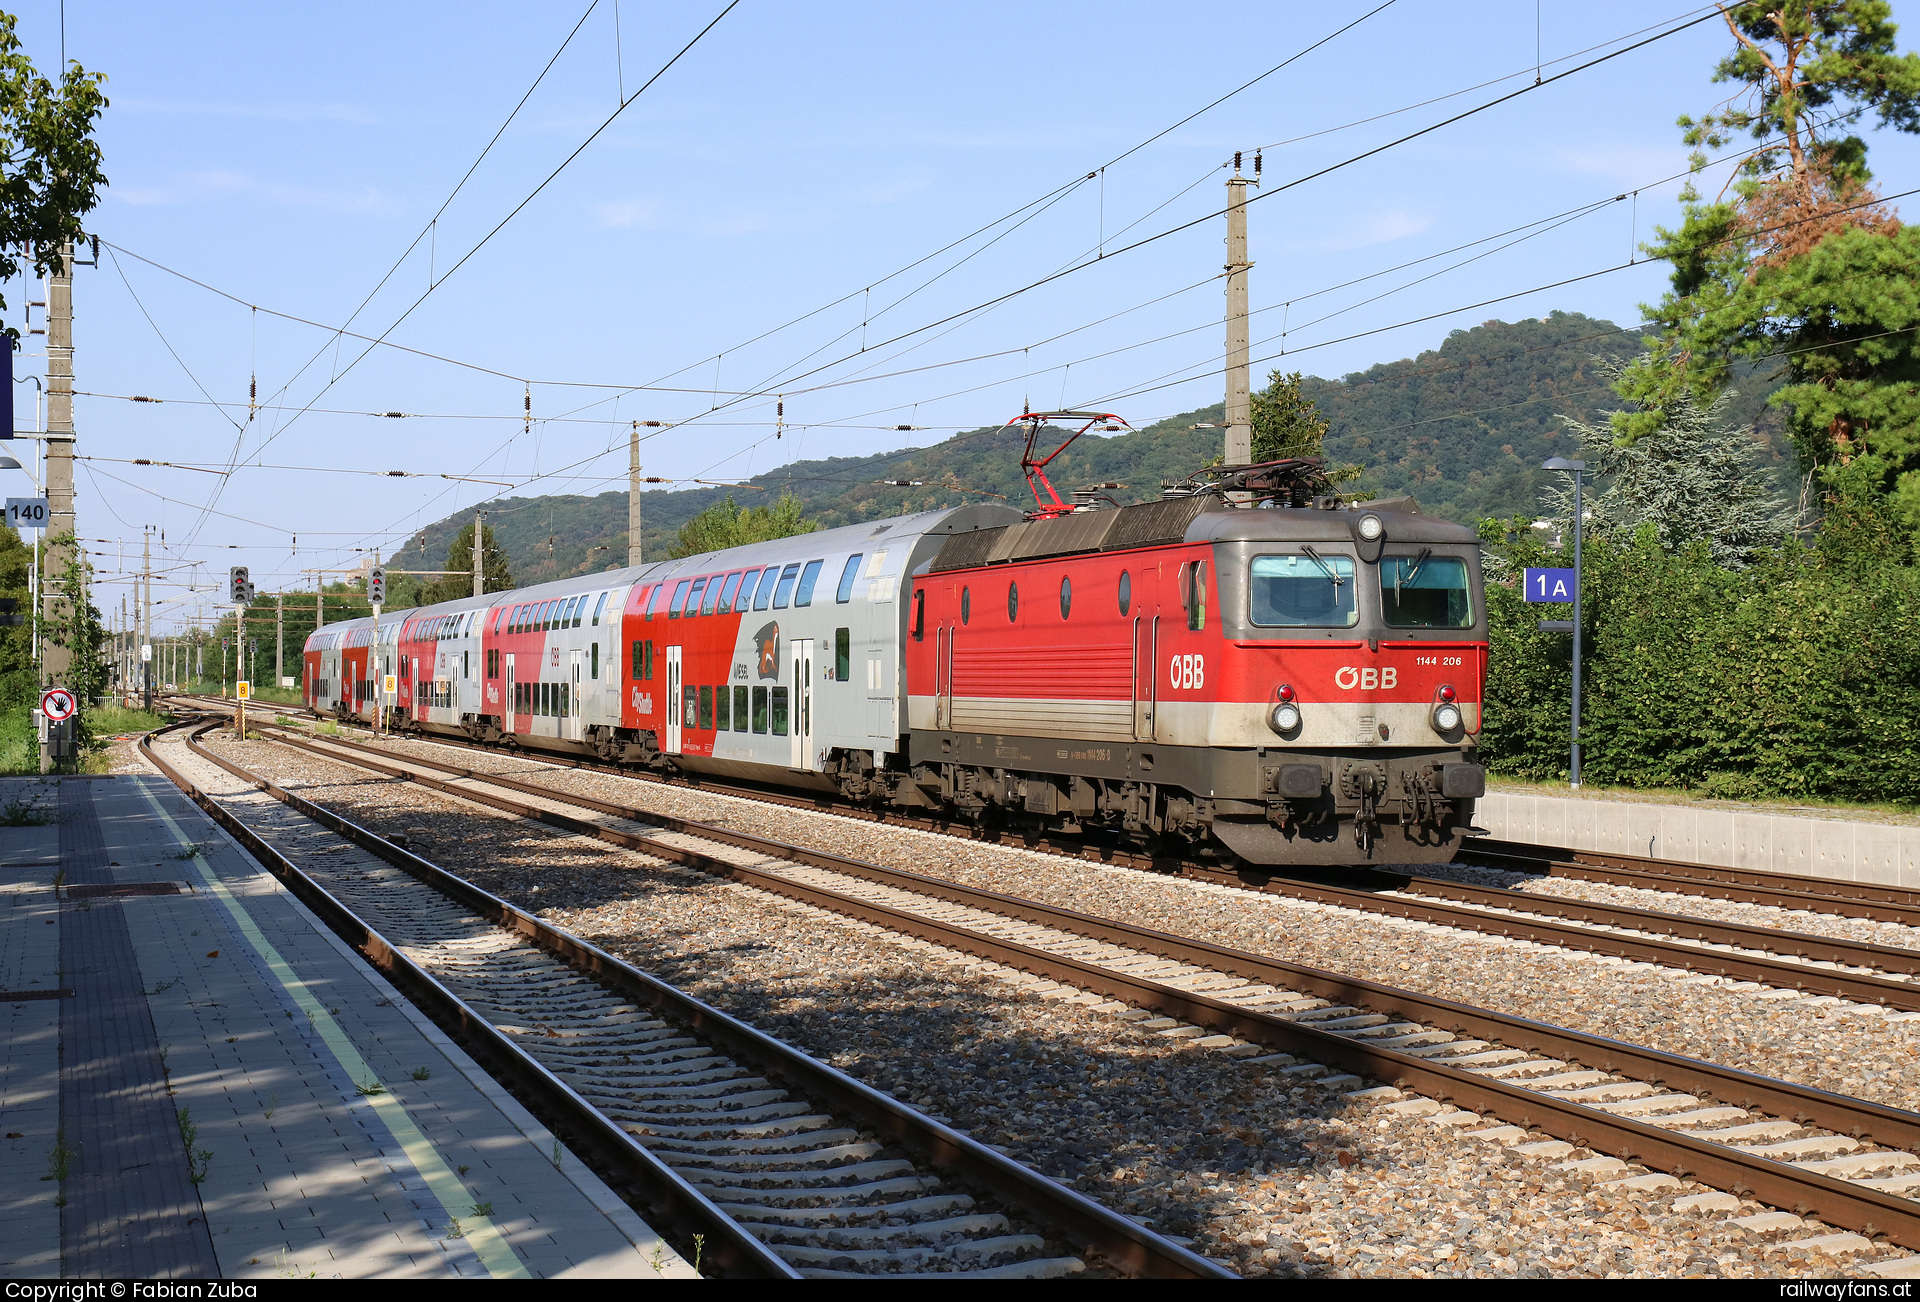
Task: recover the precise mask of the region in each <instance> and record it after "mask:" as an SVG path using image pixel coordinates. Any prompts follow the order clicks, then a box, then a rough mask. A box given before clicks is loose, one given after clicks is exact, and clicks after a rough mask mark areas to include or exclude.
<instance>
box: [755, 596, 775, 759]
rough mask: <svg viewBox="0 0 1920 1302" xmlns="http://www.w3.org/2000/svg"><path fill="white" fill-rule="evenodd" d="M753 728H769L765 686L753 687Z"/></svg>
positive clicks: (762, 729)
mask: <svg viewBox="0 0 1920 1302" xmlns="http://www.w3.org/2000/svg"><path fill="white" fill-rule="evenodd" d="M768 573H772V571H771V570H769V571H768ZM753 730H754V731H755V732H762V733H763V732H765V731H766V730H767V689H766V688H764V687H756V688H754V689H753Z"/></svg>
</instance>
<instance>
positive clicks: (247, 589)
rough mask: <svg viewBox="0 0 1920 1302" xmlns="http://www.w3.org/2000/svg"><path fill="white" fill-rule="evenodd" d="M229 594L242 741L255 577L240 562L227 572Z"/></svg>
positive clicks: (236, 714)
mask: <svg viewBox="0 0 1920 1302" xmlns="http://www.w3.org/2000/svg"><path fill="white" fill-rule="evenodd" d="M227 596H228V597H229V598H230V599H231V600H232V602H233V641H234V648H233V654H234V675H233V698H234V702H235V711H234V720H235V726H236V728H237V729H238V730H239V733H240V740H241V741H245V740H246V739H247V696H248V694H249V691H250V689H251V688H252V686H253V684H252V683H250V682H249V681H247V678H246V672H247V639H246V629H247V620H246V616H247V603H248V602H250V601H252V600H253V580H252V578H251V577H249V575H248V573H247V567H246V566H244V565H236V566H234V567H233V568H232V569H230V570H228V571H227Z"/></svg>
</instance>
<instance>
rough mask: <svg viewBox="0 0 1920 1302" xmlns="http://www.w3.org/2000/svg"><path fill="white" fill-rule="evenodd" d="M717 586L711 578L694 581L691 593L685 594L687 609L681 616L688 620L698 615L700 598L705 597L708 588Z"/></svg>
mask: <svg viewBox="0 0 1920 1302" xmlns="http://www.w3.org/2000/svg"><path fill="white" fill-rule="evenodd" d="M718 586H719V585H718V584H716V583H714V581H713V580H712V579H711V578H707V579H695V580H694V581H693V591H692V592H689V593H688V594H687V607H686V609H685V610H683V611H682V612H681V614H683V615H685V616H686V617H687V618H688V619H692V618H693V617H694V616H695V615H698V614H699V613H700V598H701V597H703V596H705V595H706V591H707V589H708V588H709V587H718Z"/></svg>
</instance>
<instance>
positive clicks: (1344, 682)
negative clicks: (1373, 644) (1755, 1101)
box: [1333, 665, 1400, 692]
mask: <svg viewBox="0 0 1920 1302" xmlns="http://www.w3.org/2000/svg"><path fill="white" fill-rule="evenodd" d="M1399 679H1400V671H1399V670H1398V669H1396V668H1394V667H1393V666H1392V665H1386V666H1384V667H1382V668H1379V669H1375V668H1372V667H1371V666H1369V667H1368V668H1365V669H1356V668H1354V666H1352V665H1341V666H1340V668H1339V669H1337V670H1336V671H1334V675H1333V685H1334V686H1335V687H1338V688H1339V689H1340V690H1341V691H1343V692H1350V691H1352V690H1353V689H1354V688H1356V687H1358V688H1359V689H1360V690H1361V691H1363V692H1371V691H1373V690H1374V689H1376V688H1381V687H1385V688H1392V687H1393V686H1395V685H1396V684H1397V683H1398V682H1399Z"/></svg>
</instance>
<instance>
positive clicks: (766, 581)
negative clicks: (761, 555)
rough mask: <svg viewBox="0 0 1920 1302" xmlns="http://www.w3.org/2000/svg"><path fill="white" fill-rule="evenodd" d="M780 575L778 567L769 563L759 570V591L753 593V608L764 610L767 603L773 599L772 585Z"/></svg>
mask: <svg viewBox="0 0 1920 1302" xmlns="http://www.w3.org/2000/svg"><path fill="white" fill-rule="evenodd" d="M779 577H780V567H779V566H778V565H769V566H767V568H766V569H764V570H762V571H760V591H758V592H756V593H754V594H753V608H754V609H755V610H765V609H766V608H767V603H768V602H769V601H772V600H773V585H774V583H775V581H777V580H778V579H779Z"/></svg>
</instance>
